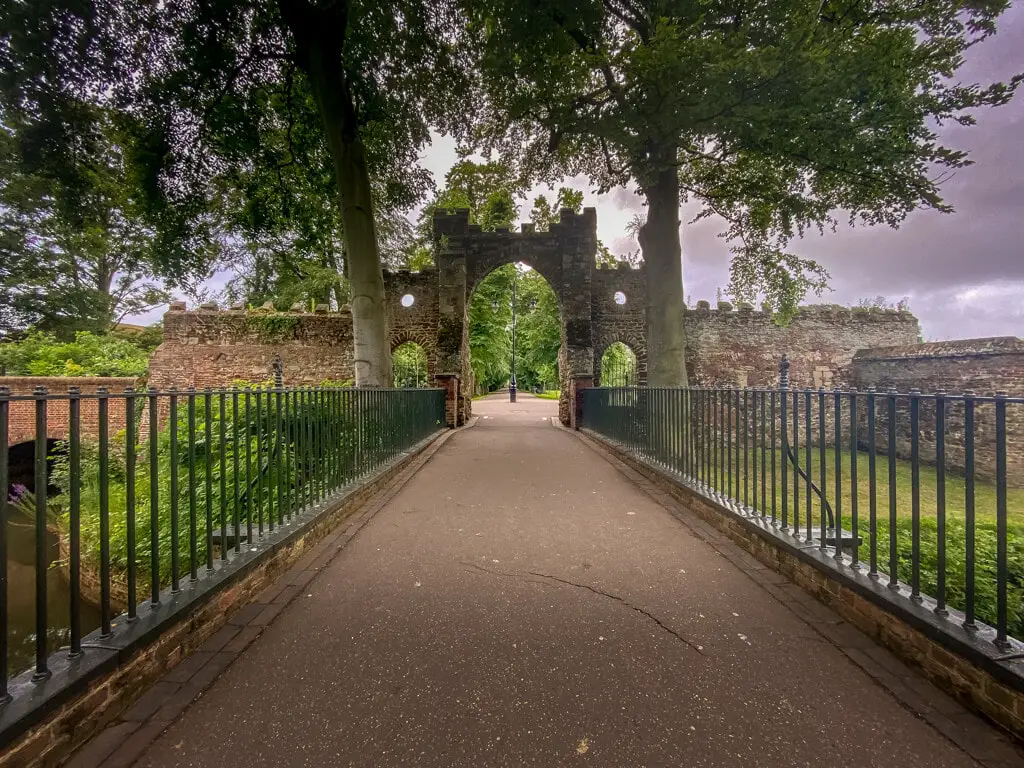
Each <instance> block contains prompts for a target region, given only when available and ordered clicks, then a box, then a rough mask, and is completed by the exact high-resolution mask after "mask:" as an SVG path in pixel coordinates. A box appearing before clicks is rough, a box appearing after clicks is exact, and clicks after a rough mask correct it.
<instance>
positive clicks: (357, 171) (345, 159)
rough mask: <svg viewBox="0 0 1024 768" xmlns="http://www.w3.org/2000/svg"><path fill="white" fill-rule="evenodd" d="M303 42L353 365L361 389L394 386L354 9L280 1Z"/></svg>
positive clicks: (299, 45)
mask: <svg viewBox="0 0 1024 768" xmlns="http://www.w3.org/2000/svg"><path fill="white" fill-rule="evenodd" d="M279 4H280V8H281V13H282V16H283V18H284V21H285V23H286V24H287V25H288V27H289V28H290V29H291V31H292V34H293V35H294V37H295V46H296V54H297V60H298V64H299V66H300V67H301V68H302V70H303V71H304V72H305V74H306V77H307V78H308V80H309V84H310V88H311V90H312V92H313V98H314V99H315V100H316V103H317V108H318V110H319V112H320V118H321V120H322V121H323V125H324V135H325V137H326V139H327V146H328V147H329V148H330V152H331V159H332V160H333V162H334V177H335V181H336V182H337V184H338V196H339V198H340V199H339V204H340V206H341V222H342V226H343V228H344V233H343V234H344V238H345V250H346V253H347V256H348V278H349V285H350V290H351V306H352V332H353V333H352V335H353V341H354V355H353V363H354V367H355V374H356V386H357V387H389V386H391V384H392V373H391V348H390V346H389V344H388V334H387V319H386V314H385V306H384V276H383V272H382V267H381V260H380V250H379V248H378V245H377V231H376V225H375V222H374V214H373V197H372V194H371V190H370V175H369V172H368V170H367V167H366V155H365V153H364V151H363V142H362V138H361V137H360V135H359V125H358V121H357V117H356V114H355V107H354V105H353V101H352V93H351V91H350V89H349V86H348V82H347V81H346V79H345V75H344V72H343V70H342V48H343V45H344V40H345V27H346V22H347V16H346V14H347V13H348V7H347V3H342V2H339V3H335V4H334V5H332V6H330V7H329V8H323V7H320V6H315V5H313V4H312V3H309V2H307V1H306V0H279Z"/></svg>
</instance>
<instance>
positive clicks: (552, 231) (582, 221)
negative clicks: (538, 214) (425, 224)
mask: <svg viewBox="0 0 1024 768" xmlns="http://www.w3.org/2000/svg"><path fill="white" fill-rule="evenodd" d="M469 215H470V212H469V209H468V208H455V209H451V210H444V209H439V210H436V211H434V218H433V222H434V235H435V237H459V236H462V235H484V236H490V237H513V238H520V237H556V238H557V237H560V236H566V235H570V234H579V233H585V234H594V235H595V236H596V233H597V209H596V208H584V209H583V210H582V211H581V212H580V213H575V212H574V211H573V210H572V209H570V208H563V209H562V210H561V211H559V213H558V221H555V222H552V223H551V226H550V227H549V228H548V230H547V231H544V232H540V231H538V230H537V228H536V226H535V225H534V224H533V223H532V222H523V223H522V224H521V225H520V231H519V232H516V231H514V230H513V229H512V228H511V227H497V228H496V229H495V230H494V231H493V232H484V231H483V229H482V228H481V227H480V225H479V224H471V223H470V222H469Z"/></svg>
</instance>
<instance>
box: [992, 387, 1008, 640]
mask: <svg viewBox="0 0 1024 768" xmlns="http://www.w3.org/2000/svg"><path fill="white" fill-rule="evenodd" d="M1006 398H1007V394H1006V392H1003V391H999V392H996V402H995V408H996V640H995V644H996V646H998V647H999V648H1000V649H1001V650H1007V649H1009V647H1010V642H1009V640H1007V625H1008V615H1007V614H1008V608H1009V606H1008V595H1007V591H1008V590H1007V587H1008V583H1009V580H1010V574H1009V562H1008V556H1007V519H1006V518H1007V508H1006V482H1007V481H1006Z"/></svg>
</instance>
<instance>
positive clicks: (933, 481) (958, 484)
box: [711, 447, 1024, 527]
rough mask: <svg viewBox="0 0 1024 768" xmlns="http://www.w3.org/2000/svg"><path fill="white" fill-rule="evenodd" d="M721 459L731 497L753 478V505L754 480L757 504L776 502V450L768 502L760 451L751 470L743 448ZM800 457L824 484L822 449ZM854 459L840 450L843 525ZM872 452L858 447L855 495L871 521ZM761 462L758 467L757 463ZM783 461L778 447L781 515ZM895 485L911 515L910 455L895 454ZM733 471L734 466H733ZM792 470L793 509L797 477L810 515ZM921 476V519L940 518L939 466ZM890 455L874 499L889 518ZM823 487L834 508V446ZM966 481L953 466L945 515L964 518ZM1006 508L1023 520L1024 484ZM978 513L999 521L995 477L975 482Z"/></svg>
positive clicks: (923, 469)
mask: <svg viewBox="0 0 1024 768" xmlns="http://www.w3.org/2000/svg"><path fill="white" fill-rule="evenodd" d="M717 460H719V461H720V462H721V469H722V475H723V477H722V481H721V486H722V487H721V488H720V490H726V491H727V490H728V484H729V479H730V477H731V478H732V484H733V485H732V491H733V492H732V494H731V495H732V496H733V497H736V498H739V499H741V500H743V498H744V497H743V490H744V481H745V479H747V480H746V481H747V482H748V483H749V486H750V487H749V489H748V491H747V493H748V494H749V496H748V498H749V500H750V503H751V505H753V502H754V498H753V494H754V489H753V484H754V482H755V475H756V478H757V479H756V483H757V491H756V493H757V506H758V508H760V509H764V508H765V507H766V506H767V507H769V508H770V506H771V499H770V495H771V461H772V452H771V451H767V452H766V453H765V461H764V465H765V469H766V471H767V473H768V477H767V480H768V483H767V486H768V487H767V493H768V495H769V498H768V504H767V505H765V504H764V503H763V501H762V500H761V474H762V472H761V454H760V452H758V453H757V454H755V453H754V452H753V451H750V452H749V453H748V459H747V467H746V472H744V467H743V466H741V464H742V462H743V454H742V452H737V451H736V450H735V447H734V448H733V456H732V466H731V468H730V466H729V464H728V459H727V458H723V457H722V456H721V455H719V456H718V457H717ZM798 460H799V462H800V466H801V467H802V468H803V469H804V470H805V471H807V470H808V467H809V468H810V469H809V471H808V474H809V475H810V476H811V479H812V480H813V481H814V483H815V484H817V485H819V486H820V485H821V473H820V454H819V449H818V448H817V447H814V448H812V449H811V457H810V462H809V463H808V461H807V453H806V451H805V449H804V448H803V447H801V449H800V452H799V456H798ZM715 461H716V457H711V466H712V471H714V468H715V466H716V464H715ZM852 461H853V457H852V454H851V453H850V452H849V451H841V452H840V455H839V462H840V475H839V477H840V480H841V482H840V487H841V493H840V495H839V500H840V504H839V509H840V510H841V513H842V516H843V524H844V527H846V526H847V525H848V524H849V520H850V513H851V511H852V510H853V501H854V486H853V484H852V483H851V482H850V480H851V477H852ZM869 461H870V460H869V457H868V454H867V452H866V451H858V452H857V485H856V500H857V508H858V517H859V519H860V520H861V521H862V522H863V523H865V524H866V523H867V519H868V512H869V509H870V503H871V478H870V473H869V468H870V467H869ZM755 462H756V463H757V466H756V467H755V466H754V463H755ZM782 462H783V455H782V450H781V449H776V450H775V476H776V490H775V503H776V510H777V512H778V514H779V515H780V516H781V513H782V499H783V493H782ZM895 468H896V484H895V486H894V488H895V501H896V516H897V518H904V517H906V518H909V517H911V516H912V515H913V501H914V494H913V472H912V467H911V464H910V462H909V461H907V460H905V459H896V461H895ZM730 470H731V471H730ZM788 475H789V499H788V500H789V505H790V508H791V510H792V508H793V504H794V494H793V483H794V479H795V480H796V481H797V482H798V485H799V486H800V488H799V504H800V508H799V510H798V511H799V514H800V518H801V519H805V517H806V510H807V507H806V505H807V500H806V498H807V481H806V480H804V478H802V477H799V476H797V475H796V473H795V472H794V470H793V465H792V463H790V464H789V466H788ZM918 477H919V480H918V496H919V509H920V514H921V517H922V518H925V517H930V518H935V517H936V516H937V515H938V490H939V487H938V486H939V484H938V475H937V473H936V471H935V467H933V466H928V465H925V464H921V466H920V468H919V476H918ZM889 488H890V487H889V458H888V457H887V456H884V455H878V456H877V457H876V459H875V504H876V508H877V515H878V517H879V518H888V516H889V507H890V495H889ZM823 490H824V491H825V495H826V497H827V498H828V500H829V502H830V503H831V504H832V507H833V509H835V508H836V503H835V500H836V498H837V497H836V451H835V450H834V449H832V448H826V449H825V485H824V488H823ZM966 490H967V483H966V478H965V477H964V475H963V474H962V473H959V472H953V471H950V470H947V471H946V478H945V502H946V519H947V520H964V519H965V516H966V509H967V501H966V499H967V496H966ZM811 498H812V503H811V514H812V519H814V520H815V521H817V520H818V519H819V518H818V515H819V514H820V504H819V502H818V496H817V494H815V493H813V491H812V494H811ZM1006 508H1007V520H1008V522H1009V523H1010V524H1011V525H1014V524H1020V525H1024V488H1009V489H1008V490H1007V496H1006ZM974 514H975V520H976V521H977V522H978V523H985V522H992V523H994V522H995V519H996V485H995V481H994V480H992V479H988V478H980V477H976V478H975V482H974Z"/></svg>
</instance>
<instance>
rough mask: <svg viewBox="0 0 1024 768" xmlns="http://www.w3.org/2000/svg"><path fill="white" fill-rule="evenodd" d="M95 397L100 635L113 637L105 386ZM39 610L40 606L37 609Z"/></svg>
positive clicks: (108, 426)
mask: <svg viewBox="0 0 1024 768" xmlns="http://www.w3.org/2000/svg"><path fill="white" fill-rule="evenodd" d="M96 395H97V403H96V408H97V418H98V422H99V451H100V456H99V458H100V474H99V494H100V634H101V636H102V637H110V635H112V634H113V631H114V630H113V627H112V626H111V616H110V399H109V396H108V395H109V392H108V390H107V388H106V387H99V388H98V389H97V390H96ZM36 488H37V489H39V488H42V489H43V491H42V492H41V493H39V494H37V495H41V496H46V490H45V489H46V485H45V484H39V483H38V482H37V483H36ZM44 533H45V529H44ZM37 535H38V531H37ZM40 554H42V553H40ZM44 562H45V555H44ZM44 579H45V576H44ZM43 606H45V603H43ZM38 609H39V607H38V606H37V610H38ZM44 610H45V608H44ZM44 645H45V633H44Z"/></svg>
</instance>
